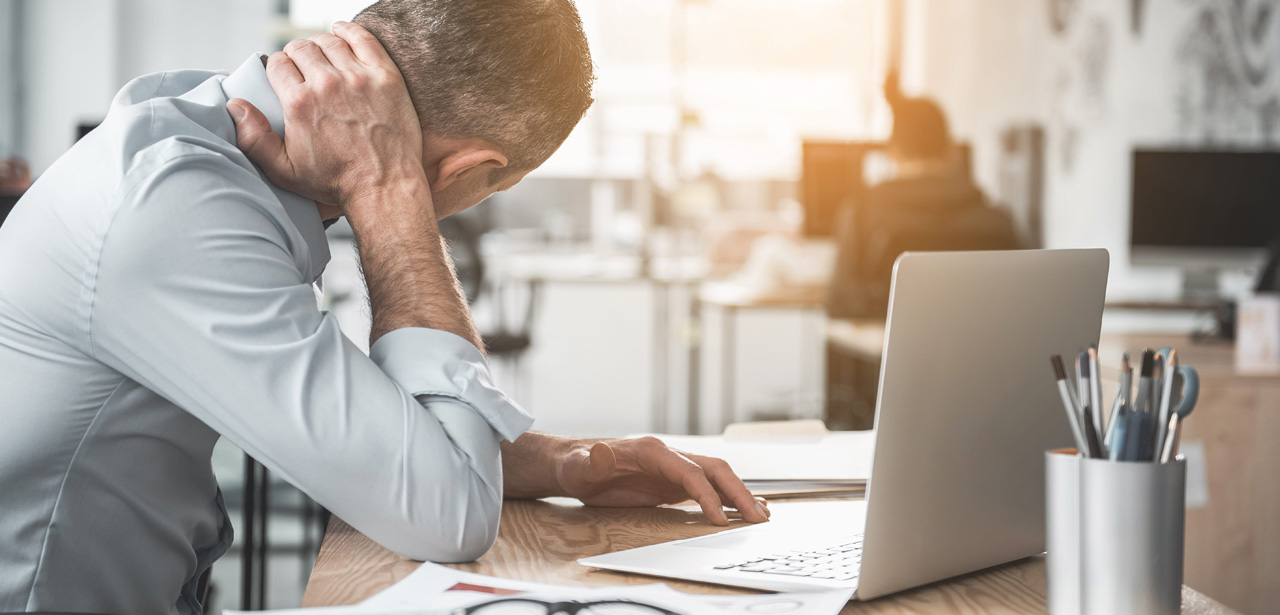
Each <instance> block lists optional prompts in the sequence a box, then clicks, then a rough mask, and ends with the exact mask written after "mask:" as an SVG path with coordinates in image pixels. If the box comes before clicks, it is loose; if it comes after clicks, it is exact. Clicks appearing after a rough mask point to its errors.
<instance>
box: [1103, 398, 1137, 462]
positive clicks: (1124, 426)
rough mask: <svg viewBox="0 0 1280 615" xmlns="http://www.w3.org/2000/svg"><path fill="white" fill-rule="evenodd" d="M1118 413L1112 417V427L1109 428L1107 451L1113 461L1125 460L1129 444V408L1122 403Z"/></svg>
mask: <svg viewBox="0 0 1280 615" xmlns="http://www.w3.org/2000/svg"><path fill="white" fill-rule="evenodd" d="M1116 412H1117V413H1116V414H1115V415H1114V416H1112V417H1111V427H1110V428H1109V429H1108V430H1107V431H1108V432H1109V433H1108V434H1107V436H1108V437H1107V452H1108V453H1109V455H1108V457H1107V458H1108V459H1110V460H1111V461H1124V460H1125V458H1124V453H1125V448H1127V447H1126V444H1128V442H1127V439H1128V432H1129V415H1131V414H1133V413H1132V412H1130V411H1129V408H1128V407H1126V406H1124V405H1121V406H1120V409H1119V410H1117V411H1116Z"/></svg>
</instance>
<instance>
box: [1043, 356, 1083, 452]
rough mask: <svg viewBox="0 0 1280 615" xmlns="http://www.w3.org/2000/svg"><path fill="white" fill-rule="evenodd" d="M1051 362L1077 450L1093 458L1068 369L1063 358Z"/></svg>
mask: <svg viewBox="0 0 1280 615" xmlns="http://www.w3.org/2000/svg"><path fill="white" fill-rule="evenodd" d="M1049 362H1050V363H1052V364H1053V377H1054V379H1055V380H1057V381H1058V396H1059V397H1061V398H1062V407H1063V408H1064V409H1065V410H1066V411H1067V421H1068V422H1070V423H1071V435H1072V436H1073V437H1074V438H1075V441H1076V450H1078V451H1080V454H1081V455H1084V456H1086V457H1092V456H1093V450H1092V447H1090V446H1089V440H1088V439H1087V438H1086V437H1085V435H1084V432H1083V431H1082V430H1081V429H1080V415H1079V411H1078V410H1077V409H1076V408H1077V407H1078V404H1077V403H1076V400H1075V399H1074V398H1073V397H1072V395H1071V386H1070V384H1069V381H1068V380H1067V369H1066V367H1064V366H1063V365H1062V356H1061V355H1056V354H1055V355H1053V356H1052V357H1049Z"/></svg>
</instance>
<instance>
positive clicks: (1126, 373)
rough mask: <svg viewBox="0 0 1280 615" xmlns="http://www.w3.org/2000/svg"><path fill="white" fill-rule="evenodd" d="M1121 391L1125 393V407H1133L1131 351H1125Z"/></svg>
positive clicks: (1122, 364)
mask: <svg viewBox="0 0 1280 615" xmlns="http://www.w3.org/2000/svg"><path fill="white" fill-rule="evenodd" d="M1120 369H1121V371H1120V392H1121V393H1123V394H1124V407H1126V408H1133V365H1132V364H1131V363H1129V353H1127V352H1126V353H1124V358H1123V359H1122V360H1121V365H1120Z"/></svg>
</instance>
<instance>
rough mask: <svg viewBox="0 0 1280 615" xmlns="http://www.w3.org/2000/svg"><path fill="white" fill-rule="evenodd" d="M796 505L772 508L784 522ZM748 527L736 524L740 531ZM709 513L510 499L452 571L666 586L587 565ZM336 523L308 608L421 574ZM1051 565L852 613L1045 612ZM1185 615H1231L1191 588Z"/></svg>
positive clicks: (699, 528)
mask: <svg viewBox="0 0 1280 615" xmlns="http://www.w3.org/2000/svg"><path fill="white" fill-rule="evenodd" d="M791 505H794V504H793V503H791V502H775V503H773V504H772V505H771V507H772V508H773V509H774V514H775V516H777V515H778V513H779V512H785V510H784V509H785V507H787V506H791ZM739 523H740V522H735V523H734V525H735V526H736V525H738V524H739ZM721 529H722V528H718V527H715V526H713V525H711V524H709V523H707V522H706V521H705V520H704V519H703V518H702V515H701V513H696V512H687V511H685V510H681V509H678V508H588V507H585V506H582V505H580V504H577V503H576V501H573V500H556V501H555V502H554V503H553V502H550V501H532V502H530V501H511V502H506V503H505V505H504V506H503V509H502V524H501V526H500V528H499V530H498V542H497V544H495V545H494V547H493V549H491V550H490V551H489V552H488V553H486V554H485V555H484V556H483V557H481V558H480V560H479V561H476V562H473V563H470V564H454V565H452V567H454V568H458V569H460V570H466V571H469V572H475V573H479V574H486V575H492V576H497V577H503V578H510V579H520V580H524V581H537V582H541V583H554V584H559V585H575V586H589V587H599V586H608V585H634V584H639V583H653V582H655V581H657V579H654V578H651V577H643V576H636V575H628V574H620V573H614V572H607V571H602V570H595V569H592V568H587V567H585V566H582V565H580V564H578V563H577V560H578V558H581V557H587V556H591V555H598V554H601V553H609V552H612V551H619V550H622V549H630V548H633V547H641V546H645V545H651V544H656V543H659V542H665V541H668V540H675V539H678V538H691V537H694V536H701V535H705V534H710V533H713V532H716V531H720V530H721ZM418 565H419V564H418V562H415V561H412V560H407V559H405V558H403V557H400V556H398V555H396V554H394V553H392V552H390V551H388V550H386V549H384V548H382V547H380V546H378V545H377V544H376V543H374V542H373V541H372V540H369V539H368V538H367V537H365V536H364V535H363V534H361V533H360V532H357V531H356V530H354V529H352V528H351V526H349V525H347V524H346V523H343V522H342V520H341V519H338V518H336V517H335V518H333V520H332V521H330V523H329V530H328V532H327V533H326V534H325V539H324V545H323V546H321V548H320V555H319V557H317V558H316V565H315V568H313V569H312V571H311V581H310V582H309V583H308V584H307V593H306V595H304V596H303V598H302V605H303V606H330V605H341V604H354V603H356V602H359V601H361V600H364V599H365V598H368V597H369V596H372V595H373V594H375V593H377V592H378V591H380V590H382V589H384V588H386V587H387V586H389V585H391V584H392V583H395V582H396V581H398V580H400V579H402V578H404V577H405V576H406V575H408V574H409V573H410V572H412V571H413V570H414V569H416V568H417V567H418ZM664 582H666V583H669V584H670V585H671V586H672V587H674V588H676V589H679V590H682V591H688V592H697V593H726V594H727V593H745V592H743V591H742V590H734V589H729V588H725V587H719V586H714V585H705V584H701V583H691V582H682V581H664ZM1044 590H1045V573H1044V560H1043V559H1042V558H1039V557H1033V558H1029V559H1025V560H1021V561H1018V562H1014V563H1012V564H1008V565H1005V566H1000V567H997V568H991V569H988V570H983V571H980V572H976V573H973V574H968V575H965V576H962V577H959V578H956V579H953V580H950V581H943V582H940V583H934V584H932V585H927V586H925V587H921V588H918V589H913V590H908V591H905V592H902V593H899V594H895V595H893V596H889V597H886V598H881V599H878V600H873V601H870V602H857V601H854V602H850V603H849V604H848V605H846V606H845V608H844V609H842V610H841V613H843V614H846V615H854V614H860V613H868V614H886V615H887V614H890V613H894V614H902V613H938V612H965V613H972V614H974V615H982V614H997V613H998V614H1012V613H1044V612H1045V597H1044ZM1182 612H1183V613H1194V614H1197V615H1221V614H1228V613H1231V611H1230V610H1228V609H1227V608H1225V607H1223V606H1222V605H1221V604H1218V603H1216V602H1214V601H1213V600H1211V599H1209V598H1207V597H1205V596H1204V595H1203V594H1200V593H1199V592H1197V591H1195V590H1192V589H1189V588H1187V587H1183V589H1182Z"/></svg>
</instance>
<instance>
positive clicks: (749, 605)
mask: <svg viewBox="0 0 1280 615" xmlns="http://www.w3.org/2000/svg"><path fill="white" fill-rule="evenodd" d="M852 594H853V591H852V590H838V591H824V592H813V593H782V594H746V595H729V594H686V593H683V592H679V591H676V590H674V589H671V588H670V587H668V586H667V585H664V584H661V583H652V584H649V585H624V586H617V587H563V586H558V585H547V584H543V583H530V582H527V581H514V580H511V579H500V578H497V577H489V576H484V575H479V574H473V573H470V572H463V571H460V570H454V569H453V568H447V567H444V566H437V565H435V564H423V565H422V566H420V567H419V568H418V569H417V570H415V571H414V572H412V573H411V574H410V575H409V576H407V577H405V578H404V579H401V580H400V581H399V582H398V583H396V584H395V585H392V586H391V587H389V588H387V589H385V590H383V591H382V592H380V593H378V594H377V595H375V596H373V597H372V598H369V599H368V600H366V601H364V602H362V603H360V604H356V605H351V606H339V607H314V608H303V609H283V610H275V611H259V612H257V613H256V614H254V613H243V614H242V613H240V612H238V611H225V613H227V614H230V615H259V614H261V613H270V614H273V615H374V614H381V615H409V614H410V613H413V614H416V615H437V614H438V615H448V614H451V613H453V612H454V609H458V608H464V607H468V606H472V605H475V604H479V603H481V602H485V601H489V600H493V599H496V598H501V597H503V596H517V595H518V596H519V597H521V598H529V599H534V600H542V601H545V602H563V601H568V600H576V601H581V602H586V601H592V600H631V601H634V602H643V603H645V604H651V605H654V606H658V607H662V608H664V609H667V610H669V611H673V612H676V613H681V614H682V615H759V614H761V613H771V614H775V615H783V614H791V613H795V614H797V615H799V614H804V615H835V614H836V613H839V612H840V609H842V608H844V605H845V603H846V602H848V601H849V598H850V597H851V596H852Z"/></svg>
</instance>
